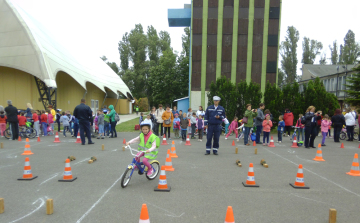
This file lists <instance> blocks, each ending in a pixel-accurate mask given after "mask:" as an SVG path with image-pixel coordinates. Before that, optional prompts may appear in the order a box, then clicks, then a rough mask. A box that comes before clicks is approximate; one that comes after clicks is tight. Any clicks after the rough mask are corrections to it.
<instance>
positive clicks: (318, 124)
mask: <svg viewBox="0 0 360 223" xmlns="http://www.w3.org/2000/svg"><path fill="white" fill-rule="evenodd" d="M316 114H318V115H320V117H321V118H320V119H318V120H317V126H316V130H317V134H318V136H322V134H321V121H322V119H323V116H322V111H317V113H316Z"/></svg>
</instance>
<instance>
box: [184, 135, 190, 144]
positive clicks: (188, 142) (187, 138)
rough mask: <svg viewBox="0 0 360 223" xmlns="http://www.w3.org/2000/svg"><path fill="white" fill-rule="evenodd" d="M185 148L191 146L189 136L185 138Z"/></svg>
mask: <svg viewBox="0 0 360 223" xmlns="http://www.w3.org/2000/svg"><path fill="white" fill-rule="evenodd" d="M185 146H191V144H190V138H189V136H187V137H186V142H185Z"/></svg>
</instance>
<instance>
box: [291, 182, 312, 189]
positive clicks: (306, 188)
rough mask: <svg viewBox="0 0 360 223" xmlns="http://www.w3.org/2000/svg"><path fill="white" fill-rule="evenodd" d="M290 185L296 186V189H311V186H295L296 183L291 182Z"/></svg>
mask: <svg viewBox="0 0 360 223" xmlns="http://www.w3.org/2000/svg"><path fill="white" fill-rule="evenodd" d="M290 185H291V186H292V187H293V188H295V189H310V187H298V186H295V185H294V184H292V183H290Z"/></svg>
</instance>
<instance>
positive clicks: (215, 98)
mask: <svg viewBox="0 0 360 223" xmlns="http://www.w3.org/2000/svg"><path fill="white" fill-rule="evenodd" d="M213 100H214V101H220V100H221V98H220V97H219V96H214V97H213Z"/></svg>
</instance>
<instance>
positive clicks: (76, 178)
mask: <svg viewBox="0 0 360 223" xmlns="http://www.w3.org/2000/svg"><path fill="white" fill-rule="evenodd" d="M76 179H77V177H75V178H72V179H71V180H58V181H59V182H73V181H74V180H76Z"/></svg>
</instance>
